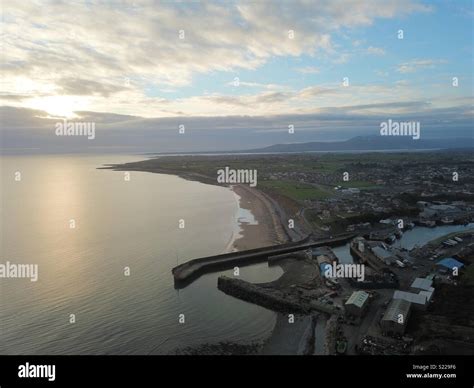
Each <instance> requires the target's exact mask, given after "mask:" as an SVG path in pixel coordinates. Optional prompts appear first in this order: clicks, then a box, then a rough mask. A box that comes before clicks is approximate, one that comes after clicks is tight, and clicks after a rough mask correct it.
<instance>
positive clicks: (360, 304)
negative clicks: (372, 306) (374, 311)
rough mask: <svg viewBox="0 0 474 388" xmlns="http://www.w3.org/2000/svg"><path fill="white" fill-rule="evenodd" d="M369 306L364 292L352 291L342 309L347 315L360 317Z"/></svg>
mask: <svg viewBox="0 0 474 388" xmlns="http://www.w3.org/2000/svg"><path fill="white" fill-rule="evenodd" d="M368 306H369V294H368V293H367V292H365V291H354V292H353V293H352V295H351V296H350V297H349V299H348V300H347V302H346V303H345V305H344V307H345V310H346V314H347V315H352V316H355V317H362V316H363V315H364V314H365V313H366V312H367V308H368Z"/></svg>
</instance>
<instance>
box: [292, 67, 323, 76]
mask: <svg viewBox="0 0 474 388" xmlns="http://www.w3.org/2000/svg"><path fill="white" fill-rule="evenodd" d="M296 71H298V72H299V73H303V74H319V73H320V72H321V70H320V69H319V68H318V67H315V66H305V67H298V68H297V69H296Z"/></svg>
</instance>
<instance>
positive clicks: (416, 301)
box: [393, 290, 431, 310]
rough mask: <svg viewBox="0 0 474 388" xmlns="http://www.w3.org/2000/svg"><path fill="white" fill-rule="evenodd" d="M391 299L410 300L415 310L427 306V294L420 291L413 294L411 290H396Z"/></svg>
mask: <svg viewBox="0 0 474 388" xmlns="http://www.w3.org/2000/svg"><path fill="white" fill-rule="evenodd" d="M423 292H425V291H423ZM393 299H401V300H406V301H407V302H410V303H411V304H412V305H413V308H416V309H417V310H426V309H427V308H428V296H427V295H426V294H422V293H421V292H420V293H418V294H415V293H413V292H406V291H400V290H396V291H395V292H394V293H393ZM430 299H431V297H430Z"/></svg>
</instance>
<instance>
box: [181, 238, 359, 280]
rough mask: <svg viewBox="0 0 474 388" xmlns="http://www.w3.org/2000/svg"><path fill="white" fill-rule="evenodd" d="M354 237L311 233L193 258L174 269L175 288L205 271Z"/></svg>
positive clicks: (344, 241) (341, 241)
mask: <svg viewBox="0 0 474 388" xmlns="http://www.w3.org/2000/svg"><path fill="white" fill-rule="evenodd" d="M353 237H355V235H354V234H343V235H339V236H333V237H330V238H324V239H318V240H314V239H313V237H312V236H311V235H309V236H307V237H306V238H304V239H302V240H300V241H294V242H288V243H284V244H279V245H274V246H270V247H262V248H257V249H250V250H246V251H241V252H230V253H224V254H221V255H215V256H208V257H202V258H199V259H193V260H190V261H188V262H186V263H183V264H181V265H178V266H177V267H175V268H173V269H172V273H173V277H174V282H175V288H184V287H186V286H187V285H189V284H190V283H192V282H193V281H194V280H196V279H197V278H199V277H200V276H201V275H203V274H205V273H210V272H216V271H221V270H226V269H231V268H233V267H234V266H245V265H251V264H255V263H260V262H265V261H267V260H268V257H269V256H274V255H281V254H285V253H291V252H295V251H299V250H302V249H307V248H313V247H319V246H324V245H327V246H338V245H342V244H345V243H346V242H347V241H349V240H350V239H352V238H353Z"/></svg>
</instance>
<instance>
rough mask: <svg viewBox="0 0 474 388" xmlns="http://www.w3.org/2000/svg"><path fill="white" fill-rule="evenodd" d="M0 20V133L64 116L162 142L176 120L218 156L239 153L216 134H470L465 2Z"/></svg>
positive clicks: (45, 13) (10, 10)
mask: <svg viewBox="0 0 474 388" xmlns="http://www.w3.org/2000/svg"><path fill="white" fill-rule="evenodd" d="M2 16H3V18H2V46H3V47H2V58H1V66H2V93H1V96H0V97H1V99H2V101H1V105H3V108H2V122H3V129H4V130H5V129H6V130H9V131H13V130H14V129H18V128H21V129H22V130H24V129H32V128H36V127H48V126H51V121H52V120H57V118H58V117H67V118H76V119H82V120H84V119H89V120H90V119H93V120H94V121H95V122H96V123H97V131H99V130H100V127H101V125H102V129H104V131H105V130H111V129H116V130H122V131H125V130H129V131H131V134H129V136H133V135H134V133H135V135H136V134H141V133H142V131H144V130H153V129H155V130H157V131H159V132H160V134H161V135H162V136H164V137H163V138H166V134H165V133H164V131H167V130H173V131H174V129H176V125H178V123H181V122H182V123H186V124H187V125H188V128H193V124H194V126H195V128H196V131H198V130H212V129H213V130H215V131H219V130H220V131H221V132H220V133H219V136H218V137H219V138H222V139H223V140H222V141H223V142H224V143H219V144H220V147H221V148H225V149H236V148H240V147H239V146H236V144H235V143H234V144H225V136H224V135H225V134H229V136H228V137H229V138H233V139H234V140H233V141H235V138H236V136H237V137H239V136H241V135H242V134H245V136H248V138H249V139H250V138H252V140H251V142H248V144H247V143H245V141H244V140H242V144H241V145H242V147H249V146H253V145H255V146H260V145H266V144H267V145H268V144H273V143H275V142H276V141H277V140H278V141H279V142H282V141H285V138H284V135H285V132H287V127H288V125H290V124H295V131H296V133H295V136H294V137H293V138H292V139H288V140H287V141H286V142H297V141H307V140H333V139H335V138H347V137H350V135H358V134H370V133H371V131H372V130H373V129H374V128H375V127H377V123H379V122H380V119H383V118H384V117H385V118H389V117H392V118H396V117H404V118H408V119H410V118H413V117H417V118H419V119H421V120H422V125H423V120H424V122H425V124H426V125H425V128H426V132H425V134H428V137H429V136H430V135H431V136H432V137H433V136H434V137H440V136H441V137H443V136H446V135H448V134H449V133H451V132H452V133H454V132H456V134H460V135H466V134H469V133H471V134H472V132H471V131H472V128H473V88H474V81H473V70H472V69H473V68H474V63H473V52H472V43H473V42H472V41H473V21H474V12H473V6H472V2H471V1H469V0H468V1H463V0H459V1H411V0H393V1H392V0H379V1H374V0H365V1H358V0H344V1H337V0H330V1H329V0H328V1H324V0H321V1H316V0H314V1H309V0H308V1H294V0H292V1H289V0H288V1H282V2H277V1H271V2H270V1H267V2H264V1H258V2H257V1H256V2H239V1H225V2H224V1H219V2H217V1H216V2H212V1H209V2H207V1H206V2H201V3H199V2H190V1H180V2H170V1H166V2H165V1H147V0H145V1H114V0H112V1H95V0H90V1H67V2H66V1H64V2H62V1H17V0H11V1H10V0H3V1H2ZM454 77H455V78H456V80H457V83H456V82H454V83H455V85H453V78H454ZM133 131H135V132H133ZM226 131H227V132H226ZM238 131H240V132H238ZM252 131H253V132H252ZM231 132H232V136H231ZM236 132H237V134H236ZM18 133H20V131H17V132H16V134H18ZM259 133H265V138H264V137H263V135H262V137H258V134H259ZM272 134H273V135H272ZM14 135H15V134H12V133H10V134H9V135H7V136H4V142H6V141H10V140H11V139H12V137H14ZM157 136H158V135H157ZM272 136H273V137H272ZM298 136H299V137H298ZM98 138H100V134H98ZM168 140H169V139H168ZM188 140H189V139H188ZM170 141H171V140H170ZM160 144H161V145H162V143H160ZM170 144H171V143H170ZM183 144H185V142H183V143H182V145H183ZM203 144H204V145H205V142H204V141H203ZM30 145H31V146H34V144H30ZM102 145H103V146H106V142H105V143H103V144H102ZM110 145H111V146H112V145H114V144H110ZM3 146H4V147H5V143H4V145H3ZM7 146H8V144H7ZM170 147H171V148H170V149H171V150H175V149H181V148H182V147H181V148H180V147H179V146H177V145H176V144H175V143H173V145H170ZM198 148H199V147H198ZM204 148H205V146H204Z"/></svg>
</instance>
